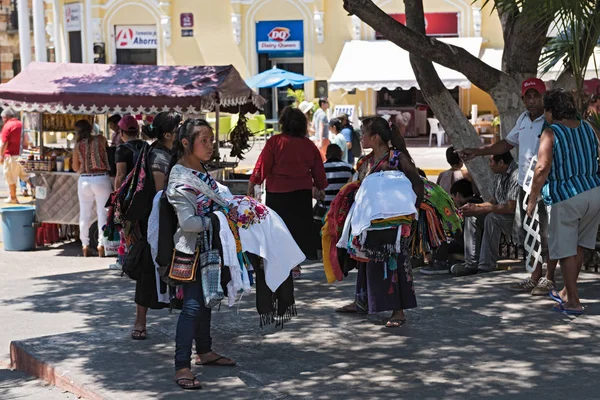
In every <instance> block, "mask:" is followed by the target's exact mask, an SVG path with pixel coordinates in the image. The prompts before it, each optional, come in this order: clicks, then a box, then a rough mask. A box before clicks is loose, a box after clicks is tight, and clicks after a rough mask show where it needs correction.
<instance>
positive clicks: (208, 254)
mask: <svg viewBox="0 0 600 400" xmlns="http://www.w3.org/2000/svg"><path fill="white" fill-rule="evenodd" d="M201 236H202V238H203V243H200V246H197V247H203V251H201V253H200V261H199V266H198V267H199V269H200V277H201V279H202V293H203V295H204V305H205V306H206V307H208V308H213V307H214V306H216V305H218V304H220V303H221V301H222V300H223V299H224V298H225V293H224V292H223V287H222V286H221V264H222V263H221V255H220V254H219V249H214V248H213V228H212V224H211V225H210V226H209V227H208V231H206V230H205V231H204V232H203V234H202V235H201ZM198 240H199V241H200V236H199V237H198Z"/></svg>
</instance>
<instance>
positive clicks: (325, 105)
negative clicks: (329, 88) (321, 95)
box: [313, 99, 330, 159]
mask: <svg viewBox="0 0 600 400" xmlns="http://www.w3.org/2000/svg"><path fill="white" fill-rule="evenodd" d="M328 109H329V100H327V99H319V109H318V110H317V111H315V115H314V116H313V129H314V130H315V137H316V145H317V147H318V148H319V151H321V154H322V155H323V159H325V153H326V152H327V146H329V144H330V141H329V124H328V121H329V118H328V117H327V110H328Z"/></svg>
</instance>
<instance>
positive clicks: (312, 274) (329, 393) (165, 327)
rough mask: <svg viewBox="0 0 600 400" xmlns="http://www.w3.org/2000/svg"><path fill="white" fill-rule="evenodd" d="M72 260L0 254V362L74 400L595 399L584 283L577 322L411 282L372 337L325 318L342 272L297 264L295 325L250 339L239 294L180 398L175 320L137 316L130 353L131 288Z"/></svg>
mask: <svg viewBox="0 0 600 400" xmlns="http://www.w3.org/2000/svg"><path fill="white" fill-rule="evenodd" d="M78 251H79V249H78V248H77V245H68V246H63V247H59V248H56V249H53V250H48V251H43V252H42V251H40V252H31V253H8V252H7V253H1V255H0V309H2V317H3V329H1V330H0V360H7V359H8V356H9V355H8V349H9V344H10V342H11V341H18V343H14V346H16V347H15V350H18V351H17V352H16V353H15V354H16V355H19V356H20V357H21V358H27V357H31V358H32V359H30V360H29V362H30V364H31V365H36V366H37V367H39V368H38V369H37V370H36V371H37V372H38V373H40V371H41V373H43V374H45V376H46V379H49V380H54V381H55V382H56V383H57V384H60V385H62V387H69V388H71V390H76V391H78V393H79V394H85V395H86V397H87V398H92V399H147V398H157V399H178V398H192V397H193V398H206V399H258V398H260V399H332V398H340V399H341V398H344V399H364V398H369V399H387V398H390V399H392V398H393V399H415V398H422V399H505V398H506V399H511V400H512V399H537V398H544V399H563V398H565V397H568V398H569V399H570V400H574V399H591V398H597V383H596V382H597V377H598V373H599V371H600V370H599V368H600V346H599V345H600V340H599V336H600V333H598V332H600V331H599V329H598V328H599V327H600V317H599V316H598V315H599V314H600V305H599V304H598V300H597V299H598V298H600V285H599V283H600V276H598V275H597V274H589V273H583V274H582V284H581V289H582V297H583V299H584V302H585V303H586V304H587V305H588V310H587V314H586V315H585V316H583V317H580V318H568V317H565V316H562V315H560V314H558V313H554V312H552V311H551V310H550V307H551V303H550V302H549V301H548V300H547V299H545V298H532V297H531V296H529V295H527V294H513V293H510V292H508V291H507V290H506V285H508V284H509V283H512V282H516V281H517V280H518V279H520V278H523V277H524V276H525V274H524V273H515V272H497V273H493V274H486V275H481V276H471V277H465V278H450V277H449V276H443V277H437V278H435V277H434V278H432V277H423V276H421V275H419V274H416V276H415V280H416V290H417V295H418V302H419V308H417V309H415V310H411V311H409V312H408V313H407V316H408V324H407V325H406V326H404V327H402V328H399V329H386V328H385V327H384V326H383V323H384V322H385V318H386V316H387V315H386V314H385V313H384V314H381V315H373V316H369V317H361V316H347V315H339V314H335V313H333V312H332V310H333V309H334V308H335V307H338V306H341V305H343V304H345V303H346V302H347V301H348V300H349V299H351V298H352V292H353V284H352V281H353V279H354V277H355V275H354V274H351V276H350V279H348V280H347V281H344V282H342V283H338V284H335V285H327V284H325V283H324V274H323V272H322V268H321V266H320V265H312V266H306V267H305V268H304V273H303V279H302V280H300V281H298V284H297V290H296V295H297V297H296V298H297V301H298V310H299V315H298V317H297V318H295V319H294V320H293V321H292V322H290V323H288V324H286V325H285V327H284V329H283V330H281V329H275V328H274V327H265V328H263V329H261V328H259V326H258V317H257V314H256V311H255V309H254V307H253V304H254V296H252V295H250V296H247V297H245V298H244V300H243V302H242V304H241V307H240V309H239V313H238V314H236V311H235V310H230V309H227V307H225V306H222V307H221V311H220V312H215V313H214V314H213V339H214V348H215V350H216V351H219V352H222V353H224V354H226V355H228V356H231V357H233V358H235V359H236V360H237V361H238V366H237V367H235V368H219V367H196V368H195V372H196V373H197V374H199V378H200V379H201V381H202V382H203V383H204V385H205V389H204V390H203V391H201V393H196V394H192V393H188V392H183V391H181V390H179V388H177V386H175V384H174V383H173V381H172V377H173V365H172V363H173V353H174V342H173V337H174V329H175V324H176V320H177V315H176V313H174V314H169V312H168V311H167V310H162V311H154V312H152V311H151V312H150V315H149V326H148V336H149V338H148V340H146V341H139V342H134V341H132V340H131V339H130V338H129V333H130V327H131V323H132V322H133V316H134V312H135V311H134V310H135V307H134V304H133V301H132V299H133V288H134V283H133V282H132V281H130V280H129V279H128V278H126V277H123V278H122V277H120V276H119V275H118V274H117V273H115V272H111V271H108V270H107V268H106V265H107V264H108V262H109V260H105V259H96V258H88V259H83V258H81V257H77V256H76V254H77V253H78ZM69 385H70V386H69ZM0 398H2V396H1V395H0Z"/></svg>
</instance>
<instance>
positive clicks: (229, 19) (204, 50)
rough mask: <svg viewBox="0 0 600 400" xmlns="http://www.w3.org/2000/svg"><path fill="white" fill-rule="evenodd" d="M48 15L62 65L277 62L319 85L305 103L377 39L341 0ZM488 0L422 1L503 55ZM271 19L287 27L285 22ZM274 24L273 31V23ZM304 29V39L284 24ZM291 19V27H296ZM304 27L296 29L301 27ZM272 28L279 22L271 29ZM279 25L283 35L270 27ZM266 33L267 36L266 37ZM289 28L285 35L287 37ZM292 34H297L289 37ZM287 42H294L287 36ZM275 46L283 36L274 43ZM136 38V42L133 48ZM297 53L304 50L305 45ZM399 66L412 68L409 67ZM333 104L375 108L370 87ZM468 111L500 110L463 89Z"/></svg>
mask: <svg viewBox="0 0 600 400" xmlns="http://www.w3.org/2000/svg"><path fill="white" fill-rule="evenodd" d="M47 3H49V4H47V5H46V8H47V12H46V18H47V21H48V23H49V25H50V26H51V27H52V28H51V29H48V31H49V33H50V35H49V36H51V38H50V40H49V45H50V47H51V48H53V49H54V56H55V59H56V60H57V61H64V62H69V61H71V62H94V58H96V59H98V57H102V58H103V61H105V62H106V63H156V64H158V65H222V64H233V65H234V66H235V67H236V68H237V69H238V71H240V73H241V74H242V75H243V76H244V77H245V78H247V77H250V76H253V75H255V74H257V73H258V72H260V71H262V70H264V69H266V68H267V67H271V66H273V65H283V66H287V67H290V66H291V67H292V69H294V68H299V70H300V72H302V73H303V74H305V75H308V76H310V77H313V78H314V79H315V83H308V84H306V85H305V93H306V97H307V99H311V98H313V97H316V96H317V95H318V93H317V91H318V89H317V88H320V89H321V90H325V89H324V87H326V83H325V82H327V81H328V80H329V79H330V77H331V76H332V73H333V71H334V69H335V68H336V65H337V63H338V59H339V58H340V54H341V53H342V50H343V48H344V45H345V44H346V43H347V42H349V41H351V40H375V39H376V34H375V32H374V31H373V29H371V28H370V27H369V26H367V25H366V24H364V23H362V22H361V21H359V20H358V19H356V18H355V17H354V18H353V17H350V16H348V15H347V12H346V11H345V10H344V9H343V0H79V1H73V0H50V1H48V2H47ZM375 3H376V4H378V5H379V6H380V7H381V8H382V9H383V10H384V11H385V12H386V13H388V14H402V13H404V2H403V1H402V0H375ZM482 3H483V1H481V0H480V1H477V2H475V3H473V2H472V0H426V1H425V12H426V13H448V14H455V15H457V17H456V18H457V22H458V23H457V29H456V36H458V37H481V38H482V51H483V48H502V32H501V27H500V22H499V20H498V17H497V15H495V14H494V13H491V9H484V10H481V8H480V7H481V4H482ZM273 21H277V22H281V24H277V23H274V22H273ZM269 22H270V23H271V24H269ZM288 22H290V25H289V26H293V27H299V26H300V27H301V28H298V29H300V30H301V33H299V32H297V30H298V29H296V28H294V29H293V30H289V29H288V28H286V26H288ZM291 22H294V23H295V25H294V24H291ZM298 22H300V25H298ZM273 24H274V25H273ZM276 25H281V26H282V27H283V28H282V30H281V31H277V30H275V32H273V29H272V30H271V31H269V32H268V33H266V32H267V31H268V29H270V28H269V27H271V26H276ZM265 27H266V28H267V31H265ZM286 29H288V31H287V32H286ZM290 32H291V33H290ZM277 34H281V35H283V36H285V35H288V36H289V37H290V38H292V39H293V40H291V39H290V40H288V41H287V42H286V46H288V47H289V46H291V47H290V51H282V52H281V54H282V55H281V56H279V55H278V54H273V53H271V54H267V55H266V56H265V55H264V54H261V53H259V47H260V46H267V47H268V46H270V45H269V44H268V43H267V45H261V44H260V42H265V41H266V40H271V39H270V38H269V39H267V35H271V36H276V35H277ZM290 35H291V36H290ZM275 39H276V40H277V39H279V40H281V39H284V40H285V38H283V37H279V38H277V37H275ZM133 41H137V42H136V43H134V44H132V42H133ZM298 46H299V47H300V48H301V50H299V47H298ZM398 68H411V67H410V65H402V66H398ZM327 95H328V97H329V98H330V100H331V101H332V102H333V103H334V104H353V105H355V106H356V107H360V109H361V110H362V113H363V114H373V113H375V111H376V108H377V102H378V100H377V93H376V92H375V91H374V90H370V89H369V90H365V91H361V90H357V91H356V92H354V91H344V90H335V91H329V92H328V93H327ZM458 100H459V104H460V105H461V107H462V109H463V111H464V112H465V114H468V113H469V112H470V110H471V104H478V106H479V110H489V111H493V110H495V107H494V106H493V103H492V102H491V99H490V98H489V96H487V94H485V93H483V92H482V91H480V90H479V89H477V88H475V87H472V88H470V89H460V90H459V94H458Z"/></svg>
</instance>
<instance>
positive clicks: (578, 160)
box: [542, 121, 600, 205]
mask: <svg viewBox="0 0 600 400" xmlns="http://www.w3.org/2000/svg"><path fill="white" fill-rule="evenodd" d="M550 129H552V132H554V147H553V149H552V167H551V169H550V174H549V175H548V179H547V181H546V184H545V185H544V187H543V188H542V197H543V198H544V202H545V203H546V204H548V205H551V204H555V203H559V202H561V201H565V200H568V199H570V198H571V197H575V196H577V195H578V194H580V193H583V192H586V191H588V190H591V189H594V188H596V187H598V186H600V177H599V176H598V139H597V138H596V133H595V132H594V130H593V129H592V127H591V126H590V125H589V124H588V123H587V122H585V121H581V124H580V125H579V126H578V127H577V128H569V127H566V126H564V125H561V124H553V125H551V126H550Z"/></svg>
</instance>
